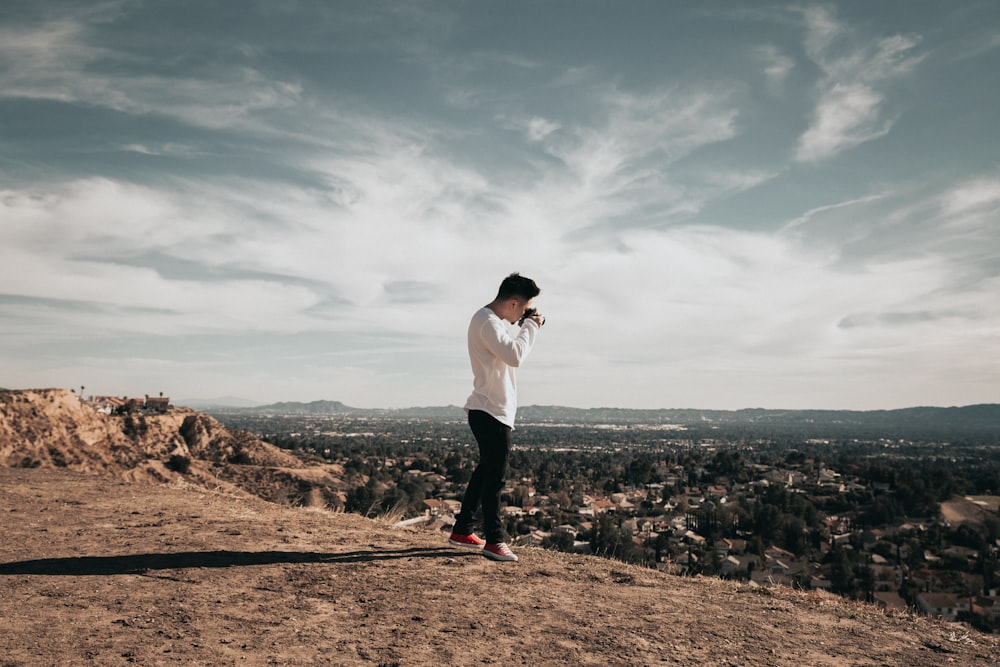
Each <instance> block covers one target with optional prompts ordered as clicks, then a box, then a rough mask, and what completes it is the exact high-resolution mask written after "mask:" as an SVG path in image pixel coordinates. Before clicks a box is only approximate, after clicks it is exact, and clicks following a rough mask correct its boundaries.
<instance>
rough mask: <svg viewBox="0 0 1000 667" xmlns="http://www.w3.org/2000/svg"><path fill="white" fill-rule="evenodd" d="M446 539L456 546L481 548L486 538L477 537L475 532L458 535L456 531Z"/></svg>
mask: <svg viewBox="0 0 1000 667" xmlns="http://www.w3.org/2000/svg"><path fill="white" fill-rule="evenodd" d="M448 541H449V542H450V543H452V544H454V545H455V546H456V547H465V548H467V549H482V548H483V545H485V544H486V540H484V539H483V538H481V537H478V536H477V535H476V534H475V533H472V534H471V535H459V534H458V533H452V534H451V537H449V538H448Z"/></svg>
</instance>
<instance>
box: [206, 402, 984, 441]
mask: <svg viewBox="0 0 1000 667" xmlns="http://www.w3.org/2000/svg"><path fill="white" fill-rule="evenodd" d="M225 411H226V412H241V413H248V414H249V413H254V414H261V413H264V414H283V415H317V416H320V415H343V416H356V417H362V416H368V417H397V418H416V417H423V418H444V419H464V416H465V415H464V413H463V410H462V408H460V407H458V406H455V405H449V406H438V407H414V408H402V409H369V408H354V407H351V406H348V405H345V404H344V403H342V402H340V401H312V402H309V403H301V402H282V403H272V404H270V405H260V406H255V407H248V408H228V409H226V410H225ZM518 421H519V422H520V423H522V424H524V423H545V422H549V423H569V424H603V423H608V424H677V425H680V426H686V427H688V428H692V429H694V428H696V429H698V430H706V429H708V430H710V429H725V430H726V431H727V432H730V433H732V432H734V431H735V432H739V431H741V430H745V431H747V432H748V435H749V434H754V435H760V434H767V433H789V432H801V433H803V434H806V435H811V436H815V437H834V434H836V435H845V436H846V435H861V434H865V435H873V434H880V435H881V436H884V437H890V436H897V435H898V436H899V437H915V436H916V435H918V434H919V436H920V437H943V438H948V439H954V438H956V437H961V436H964V435H971V436H976V437H982V436H988V437H989V438H991V439H993V440H996V441H998V442H1000V404H995V403H991V404H982V405H969V406H965V407H947V408H941V407H915V408H902V409H897V410H867V411H866V410H771V409H763V408H747V409H743V410H699V409H677V408H670V409H656V410H648V409H630V408H570V407H563V406H554V405H528V406H525V407H522V408H520V409H519V410H518Z"/></svg>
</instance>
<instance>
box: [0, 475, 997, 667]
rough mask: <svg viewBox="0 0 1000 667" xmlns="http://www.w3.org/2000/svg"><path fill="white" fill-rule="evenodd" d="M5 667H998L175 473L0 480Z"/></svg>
mask: <svg viewBox="0 0 1000 667" xmlns="http://www.w3.org/2000/svg"><path fill="white" fill-rule="evenodd" d="M0 526H2V530H3V537H4V539H3V540H2V542H0V619H2V622H0V665H3V666H5V667H6V666H14V665H26V666H34V665H40V666H41V665H44V666H46V667H47V666H50V665H95V666H96V665H100V666H109V665H110V666H115V665H128V664H136V665H382V666H389V665H400V666H409V665H433V666H441V665H599V666H601V667H605V666H609V665H691V666H694V665H698V666H705V665H713V666H724V667H730V666H733V665H745V666H748V667H750V666H758V665H759V666H764V665H776V666H788V667H792V666H794V667H802V666H807V667H813V666H822V665H826V666H845V667H846V666H858V667H861V666H864V667H885V666H897V665H898V666H900V667H903V666H905V667H931V666H938V665H956V666H961V667H980V666H986V665H997V664H998V655H1000V643H998V640H997V639H996V638H994V637H991V636H986V635H980V634H976V633H975V632H972V631H970V630H968V629H967V628H966V627H964V626H961V625H954V624H946V623H942V622H940V621H935V620H933V619H929V618H926V617H922V616H921V617H917V616H911V615H908V614H901V615H886V614H883V613H882V612H879V611H877V610H876V609H874V608H873V607H871V606H868V605H861V604H857V603H851V602H847V601H845V600H843V599H840V598H836V597H833V596H829V595H827V594H824V593H803V592H797V591H793V590H790V589H787V588H774V589H762V588H753V587H749V586H746V585H740V584H736V583H731V582H725V581H721V580H717V579H684V578H679V577H674V576H671V575H666V574H662V573H659V572H656V571H655V570H648V569H643V568H639V567H634V566H628V565H623V564H621V563H616V562H613V561H608V560H604V559H599V558H594V557H587V556H574V555H569V554H562V553H557V552H549V551H543V550H539V549H530V548H525V549H522V550H520V555H521V561H520V562H519V563H495V562H492V561H488V560H486V559H485V558H483V557H482V556H480V555H478V554H476V553H470V552H466V551H461V550H457V549H455V548H452V547H449V546H448V544H447V541H446V537H445V535H444V534H437V533H434V532H429V531H423V530H413V529H404V528H392V527H389V526H386V525H382V524H380V523H379V522H377V521H372V520H369V519H364V518H362V517H360V516H357V515H352V514H338V513H333V512H329V511H323V510H316V509H307V508H291V507H287V506H280V505H276V504H273V503H267V502H264V501H262V500H260V499H257V498H252V497H250V496H247V495H240V496H233V495H229V494H227V493H224V492H219V491H217V492H211V491H207V490H206V489H205V488H203V487H196V486H192V485H190V484H187V483H185V482H183V481H175V482H172V483H170V484H166V485H150V484H148V483H145V482H136V481H129V480H127V479H125V478H122V477H110V476H98V475H92V474H86V473H81V472H76V471H70V470H65V469H50V470H45V469H25V468H8V469H0Z"/></svg>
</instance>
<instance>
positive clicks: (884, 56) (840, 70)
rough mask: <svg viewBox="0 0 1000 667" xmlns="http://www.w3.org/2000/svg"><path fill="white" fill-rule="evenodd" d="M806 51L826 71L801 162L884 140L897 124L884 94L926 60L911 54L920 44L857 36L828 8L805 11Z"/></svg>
mask: <svg viewBox="0 0 1000 667" xmlns="http://www.w3.org/2000/svg"><path fill="white" fill-rule="evenodd" d="M802 14H803V17H804V19H805V24H806V30H807V34H806V40H805V47H806V52H807V53H808V55H809V57H810V58H811V59H812V60H813V61H814V62H815V63H816V64H817V65H818V66H819V68H820V69H821V71H822V72H823V78H822V79H821V81H820V82H819V83H818V85H817V89H818V95H819V99H818V101H817V105H816V109H815V111H814V113H813V121H812V123H811V125H810V127H809V128H808V129H807V130H806V131H805V132H804V133H803V134H802V136H801V137H800V138H799V142H798V147H797V151H796V159H797V160H799V161H803V162H814V161H816V160H821V159H824V158H828V157H831V156H833V155H836V154H837V153H840V152H842V151H844V150H846V149H849V148H852V147H854V146H857V145H859V144H862V143H865V142H867V141H871V140H872V139H877V138H879V137H881V136H884V135H885V134H886V133H887V132H889V130H890V129H891V127H892V124H893V119H892V118H887V117H886V114H885V106H886V105H885V102H886V95H885V93H884V92H883V89H884V88H886V87H887V86H889V85H890V84H891V83H892V82H893V81H895V80H897V79H898V78H900V77H901V76H903V75H905V74H907V73H909V72H910V71H912V70H913V69H914V68H915V67H916V66H917V64H918V63H919V62H920V61H921V60H922V58H923V56H921V55H911V53H912V52H913V49H914V48H915V47H916V46H917V45H918V44H919V42H920V39H919V38H918V37H916V36H912V35H907V36H904V35H895V36H892V37H887V38H882V39H878V40H875V41H874V42H869V43H861V44H860V45H858V44H854V43H853V42H854V41H855V40H856V39H857V36H856V35H855V34H853V33H852V31H851V29H850V28H849V26H847V25H846V24H843V23H840V22H839V21H838V20H837V18H836V17H835V16H834V14H833V12H832V11H830V10H829V9H827V8H824V7H810V8H806V9H803V10H802Z"/></svg>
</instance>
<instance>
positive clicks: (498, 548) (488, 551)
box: [483, 542, 517, 562]
mask: <svg viewBox="0 0 1000 667" xmlns="http://www.w3.org/2000/svg"><path fill="white" fill-rule="evenodd" d="M483 555H484V556H486V557H487V558H489V559H490V560H506V561H512V562H513V561H516V560H517V554H516V553H514V552H513V551H511V550H510V547H508V546H507V543H506V542H498V543H496V544H487V545H486V546H485V547H483Z"/></svg>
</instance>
